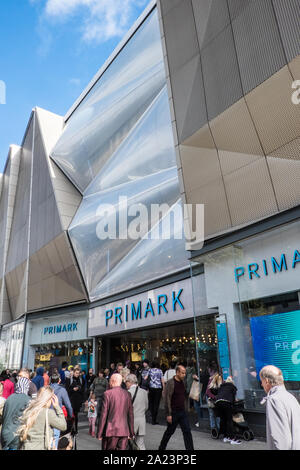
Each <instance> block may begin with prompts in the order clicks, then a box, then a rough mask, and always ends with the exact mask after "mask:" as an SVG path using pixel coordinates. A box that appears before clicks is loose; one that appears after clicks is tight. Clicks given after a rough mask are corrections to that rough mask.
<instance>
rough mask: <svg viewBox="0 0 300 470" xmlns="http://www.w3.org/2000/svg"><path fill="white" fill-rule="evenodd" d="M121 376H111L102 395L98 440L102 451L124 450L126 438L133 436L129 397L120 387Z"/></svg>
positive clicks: (126, 442) (131, 407) (131, 408)
mask: <svg viewBox="0 0 300 470" xmlns="http://www.w3.org/2000/svg"><path fill="white" fill-rule="evenodd" d="M122 380H123V379H122V376H121V375H120V374H113V375H112V376H111V378H110V381H109V385H110V387H111V389H110V390H107V391H106V392H105V393H104V397H103V405H102V412H101V417H100V425H99V432H98V439H99V440H100V441H101V440H103V442H102V449H103V450H126V447H127V444H128V438H129V439H131V438H132V437H133V434H134V420H133V406H132V401H131V395H130V393H129V392H128V391H127V390H124V389H123V388H122V387H121V383H122Z"/></svg>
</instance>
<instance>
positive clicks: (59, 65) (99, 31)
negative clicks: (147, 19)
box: [0, 0, 149, 173]
mask: <svg viewBox="0 0 300 470" xmlns="http://www.w3.org/2000/svg"><path fill="white" fill-rule="evenodd" d="M148 2H149V0H6V1H2V2H1V10H0V81H3V82H5V85H6V104H1V101H2V100H1V96H0V173H1V172H2V171H3V168H4V165H5V161H6V158H7V153H8V149H9V145H10V144H18V145H20V144H21V142H22V139H23V136H24V132H25V129H26V125H27V122H28V119H29V117H30V113H31V110H32V108H33V107H35V106H39V107H41V108H45V109H48V110H49V111H52V112H54V113H57V114H61V115H64V114H65V113H66V111H67V110H68V109H69V107H70V106H71V105H72V104H73V102H74V101H75V100H76V98H77V97H78V96H79V95H80V93H81V92H82V90H83V89H84V88H85V86H86V85H87V84H88V83H89V81H90V80H91V79H92V77H93V76H94V74H95V73H96V72H97V70H98V69H99V68H100V67H101V65H102V64H103V62H105V60H106V59H107V58H108V56H109V55H110V53H111V52H112V51H113V49H114V48H115V47H116V45H117V44H118V42H119V41H120V39H121V38H122V37H123V36H124V34H125V33H126V31H127V30H128V29H129V28H130V27H131V26H132V24H133V23H134V21H135V20H136V19H137V18H138V16H139V15H140V13H141V12H142V11H143V10H144V8H145V6H146V5H147V4H148Z"/></svg>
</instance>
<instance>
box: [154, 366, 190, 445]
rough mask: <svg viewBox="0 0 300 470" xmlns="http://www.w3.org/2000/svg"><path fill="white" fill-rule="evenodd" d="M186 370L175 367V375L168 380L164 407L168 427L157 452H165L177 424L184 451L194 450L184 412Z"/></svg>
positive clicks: (186, 416)
mask: <svg viewBox="0 0 300 470" xmlns="http://www.w3.org/2000/svg"><path fill="white" fill-rule="evenodd" d="M185 374H186V369H185V367H184V366H182V365H178V366H177V367H176V375H175V376H174V377H173V378H172V379H170V380H168V382H167V384H166V391H165V407H166V412H167V423H168V427H167V429H166V431H165V433H164V435H163V438H162V440H161V443H160V446H159V450H165V449H166V447H167V444H168V442H169V440H170V438H171V436H172V435H173V434H174V432H175V431H176V428H177V425H178V424H179V425H180V427H181V430H182V433H183V439H184V444H185V448H186V450H194V444H193V437H192V433H191V428H190V423H189V420H188V415H187V412H186V410H185V395H186V392H185V386H184V382H183V381H184V378H185Z"/></svg>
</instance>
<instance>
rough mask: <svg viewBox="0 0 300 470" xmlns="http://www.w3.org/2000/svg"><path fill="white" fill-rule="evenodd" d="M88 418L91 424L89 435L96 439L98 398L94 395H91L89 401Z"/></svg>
mask: <svg viewBox="0 0 300 470" xmlns="http://www.w3.org/2000/svg"><path fill="white" fill-rule="evenodd" d="M88 418H89V424H90V430H89V434H90V435H91V436H92V437H95V424H96V418H97V402H96V396H95V394H94V393H92V394H91V396H90V398H89V400H88Z"/></svg>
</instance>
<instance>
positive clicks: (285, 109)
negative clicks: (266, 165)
mask: <svg viewBox="0 0 300 470" xmlns="http://www.w3.org/2000/svg"><path fill="white" fill-rule="evenodd" d="M292 83H293V78H292V76H291V74H290V71H289V69H288V67H287V66H286V67H284V68H283V69H281V70H280V71H279V72H277V73H276V74H275V75H273V76H272V77H271V78H269V79H268V80H267V81H265V82H264V83H262V84H261V85H259V86H258V87H257V88H256V89H255V90H253V91H252V92H250V93H249V94H248V95H246V96H245V99H246V101H247V104H248V107H249V111H250V114H251V116H252V119H253V122H254V125H255V127H256V129H257V132H258V134H259V138H260V141H261V143H262V146H263V149H264V151H265V154H266V155H268V154H270V153H272V152H273V151H274V150H276V149H277V148H280V147H282V146H284V145H285V144H287V143H289V142H291V141H292V140H294V139H296V138H297V137H298V136H299V134H300V127H299V122H300V106H296V105H295V104H293V102H292V92H293V89H292Z"/></svg>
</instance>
